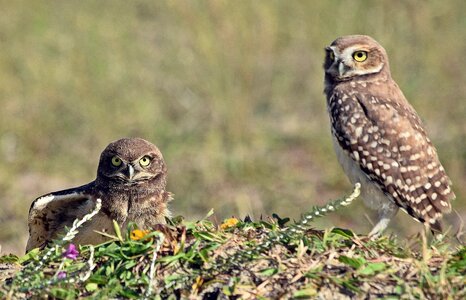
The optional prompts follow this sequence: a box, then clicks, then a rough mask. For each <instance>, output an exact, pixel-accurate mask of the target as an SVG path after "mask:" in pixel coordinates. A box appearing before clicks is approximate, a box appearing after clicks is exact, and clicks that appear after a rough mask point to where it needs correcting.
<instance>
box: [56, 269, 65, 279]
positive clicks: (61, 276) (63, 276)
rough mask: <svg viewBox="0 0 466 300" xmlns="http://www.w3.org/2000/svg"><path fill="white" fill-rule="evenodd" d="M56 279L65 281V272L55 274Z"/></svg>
mask: <svg viewBox="0 0 466 300" xmlns="http://www.w3.org/2000/svg"><path fill="white" fill-rule="evenodd" d="M57 278H58V279H65V278H66V272H63V271H60V272H58V274H57Z"/></svg>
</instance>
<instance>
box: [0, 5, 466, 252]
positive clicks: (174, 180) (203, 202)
mask: <svg viewBox="0 0 466 300" xmlns="http://www.w3.org/2000/svg"><path fill="white" fill-rule="evenodd" d="M0 3H1V7H2V9H1V11H0V45H1V48H0V104H1V109H0V154H1V159H0V201H1V205H0V244H1V246H2V252H3V253H8V252H14V253H18V254H20V253H22V252H23V250H24V246H25V240H26V237H27V213H28V208H29V205H30V203H31V201H32V200H33V199H34V198H35V197H37V196H39V195H41V194H44V193H47V192H50V191H54V190H59V189H64V188H68V187H72V186H77V185H81V184H84V183H87V182H89V181H92V180H93V179H94V178H95V172H96V167H97V162H98V157H99V154H100V152H101V151H102V149H103V148H104V147H105V146H106V145H107V144H108V143H109V142H110V141H113V140H115V139H118V138H120V137H124V136H140V137H143V138H146V139H148V140H150V141H152V142H153V143H155V144H156V145H158V146H159V148H160V149H161V151H162V152H163V154H164V156H165V159H166V161H167V163H168V167H169V190H170V191H172V192H174V193H175V195H176V198H175V201H173V202H172V209H173V211H174V213H175V215H184V216H186V217H187V218H189V219H191V218H199V217H201V216H202V215H204V214H205V213H206V212H207V211H208V210H209V209H210V208H215V210H216V215H217V217H218V218H223V217H228V216H231V215H236V216H244V215H246V214H251V215H253V216H254V217H256V218H257V217H260V216H261V215H269V214H271V213H272V212H276V213H278V214H279V215H280V216H291V217H294V218H297V217H299V215H300V213H301V212H303V211H305V210H307V209H308V208H309V207H311V206H312V205H315V204H322V203H325V202H326V201H328V200H329V199H333V198H336V197H339V196H341V195H343V194H345V193H346V192H349V191H350V185H349V183H348V182H347V180H346V178H345V177H344V175H343V172H342V171H341V170H340V167H339V165H338V163H337V161H336V158H335V155H334V153H333V149H332V146H331V140H330V131H329V122H328V116H327V112H326V107H325V98H324V95H323V93H322V90H323V71H322V67H321V65H322V61H323V48H324V46H326V45H328V44H329V43H330V42H331V41H332V40H334V39H335V38H336V37H338V36H340V35H345V34H354V33H359V34H369V35H371V36H373V37H375V38H376V39H377V40H378V41H379V42H380V43H381V44H382V45H384V46H385V48H386V49H387V51H388V53H389V56H390V59H391V67H392V73H393V76H394V78H395V79H396V80H397V82H398V83H399V85H400V86H401V88H402V89H403V91H404V93H405V95H406V96H407V98H408V99H409V100H410V101H411V103H412V104H413V105H414V107H415V108H416V109H417V111H418V112H419V114H420V115H421V117H422V118H423V119H424V120H425V124H426V126H427V127H428V131H429V133H430V135H431V138H432V140H433V141H434V143H435V144H436V146H437V148H438V150H439V154H440V157H441V160H442V162H443V164H444V166H445V168H446V169H447V171H448V173H449V174H450V176H451V178H452V180H453V182H454V188H455V191H456V193H457V195H458V199H457V200H456V202H455V203H454V207H455V208H456V209H457V210H458V211H459V213H460V214H462V215H463V217H464V216H465V214H466V213H465V203H464V195H465V192H466V104H465V103H466V99H465V98H466V72H465V68H464V66H465V65H466V2H465V1H463V0H456V1H447V2H444V1H440V2H439V1H401V0H399V1H397V0H390V1H111V2H110V1H0ZM365 214H368V215H369V216H370V217H372V218H373V217H374V214H371V213H368V212H367V210H365V209H364V208H363V205H362V202H361V201H359V202H358V203H356V204H354V205H352V206H351V208H348V209H347V210H346V211H343V212H338V213H336V214H334V215H333V216H332V217H330V218H325V219H324V220H321V221H320V222H318V223H316V226H318V227H320V228H323V227H324V226H332V225H336V226H341V227H349V228H352V229H354V230H356V231H358V232H362V233H367V231H368V230H369V229H370V227H371V225H369V222H368V221H367V219H366V217H365ZM456 220H457V217H456V216H454V215H452V216H451V217H450V222H453V223H454V222H457V221H456ZM413 224H414V222H412V221H411V220H410V218H409V217H406V216H404V214H402V213H400V214H399V215H398V216H397V219H396V220H395V221H394V222H392V224H391V226H390V231H394V232H401V233H402V234H410V233H413V232H415V231H416V230H418V229H419V227H416V226H413Z"/></svg>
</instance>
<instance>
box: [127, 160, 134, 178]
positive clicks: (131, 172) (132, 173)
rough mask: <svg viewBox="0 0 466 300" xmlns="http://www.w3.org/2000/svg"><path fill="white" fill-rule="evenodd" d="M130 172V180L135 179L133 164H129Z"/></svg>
mask: <svg viewBox="0 0 466 300" xmlns="http://www.w3.org/2000/svg"><path fill="white" fill-rule="evenodd" d="M127 171H128V174H126V175H127V176H128V179H129V180H133V177H134V167H133V166H132V165H131V164H128V169H127Z"/></svg>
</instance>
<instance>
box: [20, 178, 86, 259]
mask: <svg viewBox="0 0 466 300" xmlns="http://www.w3.org/2000/svg"><path fill="white" fill-rule="evenodd" d="M93 186H94V182H91V183H89V184H86V185H83V186H80V187H76V188H72V189H67V190H63V191H57V192H53V193H50V194H46V195H43V196H41V197H39V198H37V199H35V200H34V201H33V202H32V204H31V207H30V209H29V217H28V226H29V239H28V242H27V246H26V252H28V251H30V250H32V249H34V248H44V247H45V246H46V244H47V243H48V242H50V241H51V240H52V239H54V238H56V237H57V234H59V233H61V232H59V231H61V230H62V229H63V228H64V226H70V225H71V224H72V223H73V221H74V220H75V219H76V218H80V217H82V216H83V210H82V209H79V208H80V207H82V206H87V205H88V204H91V203H90V202H93V201H94V200H95V199H94V198H95V197H93V195H92V190H93ZM86 202H88V203H86Z"/></svg>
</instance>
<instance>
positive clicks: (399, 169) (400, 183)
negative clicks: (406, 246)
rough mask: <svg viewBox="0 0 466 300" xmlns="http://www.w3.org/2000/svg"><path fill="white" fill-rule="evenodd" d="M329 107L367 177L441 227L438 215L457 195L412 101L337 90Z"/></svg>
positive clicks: (335, 126)
mask: <svg viewBox="0 0 466 300" xmlns="http://www.w3.org/2000/svg"><path fill="white" fill-rule="evenodd" d="M394 96H395V98H397V99H401V100H404V97H403V96H402V95H394ZM399 101H400V100H399ZM404 101H405V100H404ZM329 109H330V110H331V117H332V130H333V132H334V134H335V136H336V137H337V140H338V142H339V144H340V145H341V146H342V147H343V149H345V150H346V151H347V152H348V154H349V155H350V156H351V158H352V159H353V160H355V161H357V162H358V163H359V165H360V167H361V169H362V170H363V171H364V172H365V173H366V174H367V176H368V177H369V178H370V179H371V180H373V181H374V182H376V183H377V184H378V185H379V187H380V188H381V190H382V191H383V192H384V193H385V194H387V195H388V196H389V197H390V198H391V199H392V200H394V201H395V203H396V204H397V205H398V206H400V207H401V208H403V209H404V210H406V211H407V212H408V213H409V214H410V215H412V216H413V217H415V218H416V219H418V220H420V221H421V222H429V223H430V226H431V227H432V228H433V229H436V230H440V226H441V225H440V223H439V219H440V218H441V216H442V213H443V212H448V211H449V210H450V200H451V199H453V198H454V197H455V196H454V194H453V192H452V191H451V189H450V184H451V183H450V180H449V178H448V177H447V175H446V174H445V171H444V169H443V167H442V166H441V164H440V162H439V159H438V156H437V153H436V150H435V148H434V147H433V145H432V143H431V141H430V140H429V139H428V138H427V136H426V134H425V132H424V129H423V127H422V124H421V121H420V119H419V117H418V116H417V114H416V113H415V112H414V109H412V108H411V106H409V104H408V103H407V102H405V103H400V102H395V101H391V100H390V99H387V98H383V97H378V96H373V94H366V93H353V94H346V93H344V92H342V91H339V90H338V89H335V91H334V93H333V94H332V95H331V96H330V101H329Z"/></svg>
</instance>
